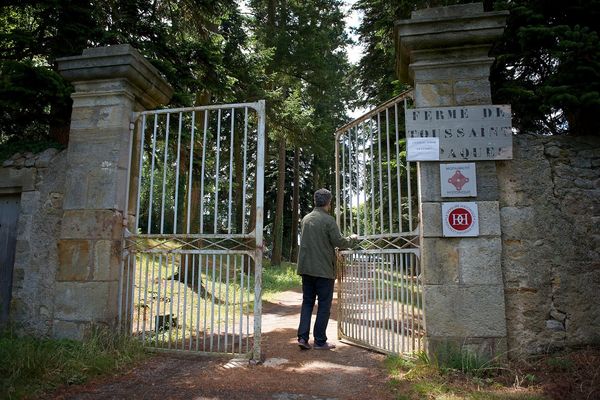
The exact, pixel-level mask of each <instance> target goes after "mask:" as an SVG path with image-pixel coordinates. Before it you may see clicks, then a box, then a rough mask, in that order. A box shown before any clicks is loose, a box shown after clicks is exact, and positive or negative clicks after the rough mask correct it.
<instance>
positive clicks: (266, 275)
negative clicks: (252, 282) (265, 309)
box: [262, 260, 302, 301]
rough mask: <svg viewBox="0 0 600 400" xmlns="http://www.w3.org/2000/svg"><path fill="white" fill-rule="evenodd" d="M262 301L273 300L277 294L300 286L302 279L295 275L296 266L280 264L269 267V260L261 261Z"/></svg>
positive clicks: (286, 263) (285, 263)
mask: <svg viewBox="0 0 600 400" xmlns="http://www.w3.org/2000/svg"><path fill="white" fill-rule="evenodd" d="M262 279H263V281H262V282H263V296H262V298H263V300H267V301H269V300H273V298H274V297H275V295H276V294H277V293H281V292H286V291H288V290H292V289H296V288H299V287H301V286H302V278H301V277H300V275H298V274H297V273H296V264H293V263H288V262H282V263H281V265H278V266H271V264H270V262H269V260H264V261H263V277H262Z"/></svg>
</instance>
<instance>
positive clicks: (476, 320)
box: [396, 3, 508, 357]
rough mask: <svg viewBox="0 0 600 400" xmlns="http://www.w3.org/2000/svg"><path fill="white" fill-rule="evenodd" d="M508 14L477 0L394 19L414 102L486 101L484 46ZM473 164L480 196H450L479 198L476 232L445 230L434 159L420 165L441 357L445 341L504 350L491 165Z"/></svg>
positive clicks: (432, 326) (430, 344)
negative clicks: (464, 234)
mask: <svg viewBox="0 0 600 400" xmlns="http://www.w3.org/2000/svg"><path fill="white" fill-rule="evenodd" d="M507 14H508V12H484V10H483V4H482V3H475V4H467V5H458V6H450V7H441V8H430V9H424V10H419V11H415V12H413V13H412V15H411V19H410V20H402V21H397V22H396V34H397V39H398V40H397V50H398V51H397V54H398V60H397V61H398V63H397V65H398V74H399V77H400V79H402V80H403V81H404V82H408V83H410V84H411V85H412V86H413V87H414V94H415V107H443V106H460V105H481V104H491V92H490V82H489V72H490V66H491V64H492V62H493V58H490V57H489V56H488V52H489V50H490V48H491V45H492V42H493V41H494V40H495V39H497V38H498V37H499V36H500V35H501V34H502V32H503V30H504V25H505V19H506V15H507ZM476 168H477V193H478V197H477V198H475V199H472V198H471V199H464V198H463V199H461V198H453V199H451V201H461V200H464V201H476V202H477V205H478V208H479V229H480V235H479V236H478V237H474V238H444V237H442V219H441V214H442V213H441V203H442V198H441V194H440V170H439V163H438V162H421V163H419V167H418V174H419V187H420V189H419V200H420V213H421V254H422V258H421V262H422V271H423V285H424V286H423V298H424V306H425V327H426V330H427V336H426V346H427V350H428V352H430V354H437V355H438V356H441V357H444V353H445V351H452V350H450V348H454V349H460V350H467V351H471V352H474V353H477V354H480V355H488V356H494V355H501V356H502V355H505V354H506V348H507V347H506V346H507V344H506V320H505V305H504V286H503V281H502V270H501V261H500V260H501V251H502V244H501V240H500V214H499V207H498V185H497V177H496V165H495V162H494V161H480V162H477V166H476ZM447 201H450V200H447Z"/></svg>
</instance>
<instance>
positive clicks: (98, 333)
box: [0, 328, 145, 399]
mask: <svg viewBox="0 0 600 400" xmlns="http://www.w3.org/2000/svg"><path fill="white" fill-rule="evenodd" d="M144 354H145V353H144V350H143V348H142V344H141V343H140V342H139V341H138V340H134V339H131V338H129V337H125V336H122V335H116V334H114V333H112V332H109V331H108V330H107V329H105V328H97V329H94V330H93V331H92V332H91V333H90V335H89V337H88V338H87V339H86V340H84V341H83V342H78V341H73V340H66V339H63V340H53V339H38V338H33V337H28V336H24V337H19V336H18V335H16V334H15V332H14V330H12V329H9V330H6V331H4V332H2V333H0V360H2V362H0V398H2V399H23V398H32V397H37V396H39V395H41V394H43V393H45V392H47V391H50V390H53V389H56V388H58V387H60V386H63V385H74V384H81V383H84V382H86V381H87V380H88V379H90V378H92V377H96V376H100V375H105V374H110V373H114V372H117V371H120V370H122V369H123V368H124V367H126V366H128V365H131V364H132V363H134V362H136V361H138V360H140V359H142V358H143V357H144Z"/></svg>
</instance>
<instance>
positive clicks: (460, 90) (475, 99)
mask: <svg viewBox="0 0 600 400" xmlns="http://www.w3.org/2000/svg"><path fill="white" fill-rule="evenodd" d="M488 75H489V72H488V73H487V74H486V75H485V76H484V79H472V80H460V81H458V82H456V83H455V84H454V97H455V100H456V104H460V105H478V104H492V95H491V89H490V81H489V79H488Z"/></svg>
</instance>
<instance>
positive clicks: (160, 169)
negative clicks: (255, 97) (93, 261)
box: [119, 101, 265, 358]
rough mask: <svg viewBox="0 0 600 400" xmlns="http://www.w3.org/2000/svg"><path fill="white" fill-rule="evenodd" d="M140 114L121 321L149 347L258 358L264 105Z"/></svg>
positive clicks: (135, 133)
mask: <svg viewBox="0 0 600 400" xmlns="http://www.w3.org/2000/svg"><path fill="white" fill-rule="evenodd" d="M134 117H135V121H134V123H133V124H132V135H133V136H132V137H133V138H134V140H132V143H133V145H132V150H131V152H130V153H131V155H130V158H131V160H132V161H131V169H132V171H131V173H130V174H129V182H130V183H129V185H131V186H132V189H133V190H128V193H130V194H131V196H130V197H131V199H129V200H127V204H128V207H126V209H128V210H131V211H130V212H131V214H132V215H131V216H130V217H129V218H128V219H129V222H128V227H129V228H128V229H127V230H126V235H125V241H124V242H125V245H124V249H123V268H122V272H121V277H120V280H121V293H120V296H119V309H120V314H119V315H120V319H119V323H120V324H121V325H122V326H123V327H124V328H125V329H127V330H128V332H130V333H131V334H132V335H133V336H135V337H138V338H140V340H142V341H143V342H144V344H145V345H146V346H149V347H154V348H159V349H168V350H179V351H194V352H206V353H227V354H237V355H244V356H249V357H254V358H259V357H260V338H261V276H262V275H261V274H262V251H263V250H262V242H263V233H262V232H263V187H264V140H265V138H264V134H265V103H264V101H259V102H256V103H242V104H226V105H211V106H204V107H195V108H182V109H169V110H156V111H145V112H141V113H136V114H135V115H134Z"/></svg>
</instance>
